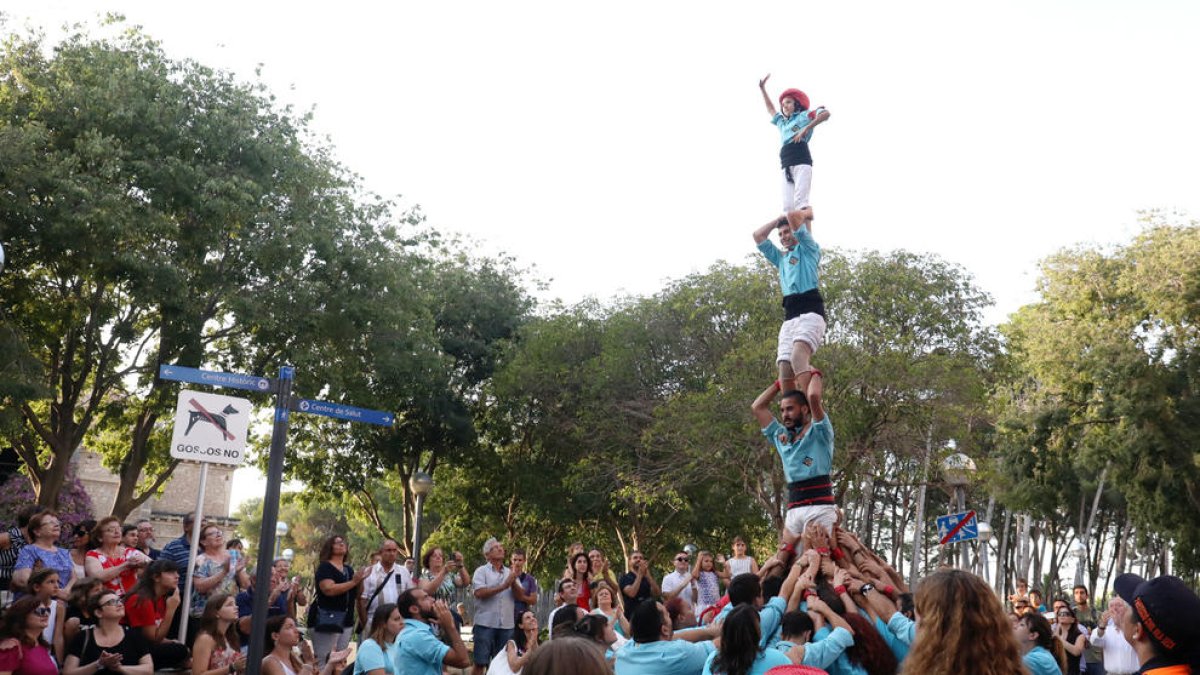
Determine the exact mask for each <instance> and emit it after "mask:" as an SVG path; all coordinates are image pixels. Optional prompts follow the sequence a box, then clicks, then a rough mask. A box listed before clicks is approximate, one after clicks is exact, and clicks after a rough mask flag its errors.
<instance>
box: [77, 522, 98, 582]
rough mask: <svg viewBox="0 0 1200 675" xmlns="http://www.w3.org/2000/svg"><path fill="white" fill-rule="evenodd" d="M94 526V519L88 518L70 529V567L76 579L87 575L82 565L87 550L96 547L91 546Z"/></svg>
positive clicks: (85, 559) (84, 561)
mask: <svg viewBox="0 0 1200 675" xmlns="http://www.w3.org/2000/svg"><path fill="white" fill-rule="evenodd" d="M95 527H96V521H94V520H92V519H91V518H89V519H87V520H85V521H83V522H81V523H79V524H78V525H76V526H75V528H74V529H73V530H71V567H72V569H73V570H74V578H75V579H76V580H79V579H82V578H84V577H86V576H87V568H86V567H84V564H85V563H86V561H87V553H88V551H90V550H92V549H93V548H96V547H95V546H92V530H93V529H95Z"/></svg>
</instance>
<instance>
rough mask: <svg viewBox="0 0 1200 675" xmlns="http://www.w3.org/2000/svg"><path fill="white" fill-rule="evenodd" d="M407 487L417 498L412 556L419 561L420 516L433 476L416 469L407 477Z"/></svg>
mask: <svg viewBox="0 0 1200 675" xmlns="http://www.w3.org/2000/svg"><path fill="white" fill-rule="evenodd" d="M408 487H409V488H410V489H411V490H412V491H413V494H414V495H416V498H417V509H416V514H415V515H414V517H413V541H412V544H413V545H412V557H413V559H414V560H418V561H419V560H420V559H421V516H422V515H423V514H424V512H425V497H426V496H428V495H429V493H430V492H432V491H433V476H430V475H429V474H427V473H425V472H424V471H417V472H416V473H414V474H413V475H412V478H410V479H408ZM414 566H415V563H414Z"/></svg>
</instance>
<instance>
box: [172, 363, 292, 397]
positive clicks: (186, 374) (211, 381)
mask: <svg viewBox="0 0 1200 675" xmlns="http://www.w3.org/2000/svg"><path fill="white" fill-rule="evenodd" d="M158 376H159V377H161V378H162V379H164V380H175V381H177V382H190V383H192V384H207V385H210V386H213V387H232V388H234V389H249V390H250V391H261V392H268V391H271V380H270V379H268V378H265V377H259V376H257V375H242V374H241V373H223V372H221V371H219V370H200V369H199V368H188V367H187V366H173V365H166V364H164V365H161V366H159V367H158Z"/></svg>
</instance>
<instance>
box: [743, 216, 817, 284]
mask: <svg viewBox="0 0 1200 675" xmlns="http://www.w3.org/2000/svg"><path fill="white" fill-rule="evenodd" d="M794 234H795V236H796V241H797V242H798V243H797V244H796V246H795V247H794V248H792V250H790V251H781V250H779V249H778V248H776V247H775V244H772V243H771V240H770V239H763V240H762V241H760V242H759V243H758V252H759V253H761V254H763V257H764V258H766V259H767V261H768V262H770V263H771V265H773V266H774V267H775V269H777V270H779V290H780V291H781V292H782V293H783V294H784V295H795V294H797V293H804V292H807V291H811V290H812V289H814V288H816V287H817V267H818V266H819V265H820V264H821V246H820V245H819V244H817V240H816V239H813V236H812V233H811V232H809V231H808V226H804V227H801V228H800V229H799V230H796V231H795V232H794Z"/></svg>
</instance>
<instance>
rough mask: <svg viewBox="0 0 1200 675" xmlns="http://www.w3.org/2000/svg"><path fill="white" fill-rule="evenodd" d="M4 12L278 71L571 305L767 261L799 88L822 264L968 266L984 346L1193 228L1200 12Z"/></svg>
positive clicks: (813, 8)
mask: <svg viewBox="0 0 1200 675" xmlns="http://www.w3.org/2000/svg"><path fill="white" fill-rule="evenodd" d="M710 7H711V9H710ZM0 10H2V11H4V12H5V13H6V14H7V29H8V30H14V29H19V28H21V27H23V26H25V25H33V26H41V27H44V28H46V29H47V30H48V32H49V33H50V35H52V36H53V35H54V34H55V32H54V28H55V27H57V26H60V25H62V24H63V23H64V22H75V21H94V20H95V18H96V17H97V16H98V13H99V12H101V11H116V12H120V13H122V14H124V15H125V16H126V18H127V20H128V21H129V23H132V24H137V25H141V26H142V27H143V28H144V29H145V30H146V31H147V32H148V33H149V34H150V35H152V36H154V37H155V38H157V39H159V40H161V41H162V43H163V47H164V49H165V50H166V51H167V53H168V54H169V55H171V56H172V57H175V58H191V59H195V60H197V61H199V62H202V63H204V64H206V65H210V66H214V67H218V68H223V69H227V70H231V71H233V72H234V73H235V74H237V75H238V76H240V77H242V78H244V79H247V80H250V79H252V78H253V77H254V71H255V68H256V67H259V66H261V78H262V80H263V81H264V82H266V83H267V84H268V85H269V86H270V87H271V89H272V90H273V91H274V92H275V93H276V94H277V95H278V96H279V98H280V100H281V101H284V102H288V103H291V104H293V105H295V106H296V108H297V109H298V110H302V111H303V110H309V109H311V110H312V111H313V114H314V119H313V124H312V128H313V129H314V131H316V132H317V133H318V134H319V135H321V136H323V137H326V138H327V139H328V142H329V143H330V144H331V145H332V146H333V147H334V148H335V154H336V156H337V157H338V158H339V160H340V161H341V162H342V163H343V164H345V165H346V166H348V167H350V168H351V169H352V170H353V171H355V172H356V173H358V174H360V175H361V176H362V179H363V182H364V184H365V185H366V186H367V187H368V188H369V189H371V190H373V191H375V192H377V193H379V194H382V195H385V196H398V197H399V200H400V203H401V204H402V205H404V206H415V205H419V206H420V208H421V210H422V212H423V213H424V214H425V215H426V217H427V218H428V221H427V222H428V224H429V225H430V226H432V227H435V228H437V229H438V230H442V231H447V232H455V233H460V234H462V235H464V236H465V237H467V238H468V239H470V240H472V241H473V242H475V243H476V244H477V245H479V246H480V247H481V248H482V250H483V251H485V252H492V251H494V252H497V253H499V252H505V253H508V254H511V255H513V256H515V257H516V258H517V260H518V261H519V262H520V263H521V264H522V265H524V266H527V267H531V268H533V269H534V273H535V274H536V275H537V276H538V277H539V278H541V279H542V280H544V281H546V282H548V290H547V291H546V292H545V293H543V296H544V297H546V298H559V299H561V300H563V301H564V302H567V303H573V302H577V301H579V300H581V299H583V298H586V297H596V298H600V299H602V300H605V299H611V298H613V297H615V296H617V295H620V294H638V295H641V294H651V293H654V292H656V291H657V290H659V289H661V288H662V287H663V286H664V284H665V282H666V281H668V280H670V279H676V278H679V277H681V276H684V275H687V274H689V273H692V272H699V271H703V270H705V269H707V268H708V267H709V266H710V265H711V264H713V263H714V262H716V261H718V260H730V261H740V260H743V259H745V257H746V256H748V255H750V254H751V253H753V248H752V242H751V238H750V233H751V231H752V230H753V229H754V228H755V227H757V226H758V225H761V224H762V223H764V222H766V221H768V220H770V219H772V218H774V217H775V216H776V215H778V212H779V208H780V204H779V202H780V196H779V192H780V187H779V168H778V135H777V132H776V131H775V128H774V127H773V126H772V125H771V124H770V123H769V118H768V115H767V112H766V109H765V106H764V105H763V102H762V98H761V96H760V94H759V92H758V80H759V78H761V77H763V76H764V75H766V74H768V73H769V74H770V75H771V78H770V80H769V82H768V87H769V91H770V92H771V93H772V96H773V97H777V96H778V94H779V92H781V91H782V90H783V89H785V88H788V87H797V88H800V89H802V90H804V91H805V92H807V93H808V95H809V97H810V99H811V100H812V102H813V104H814V105H823V106H825V107H826V108H827V109H828V110H829V111H830V112H831V118H830V120H829V121H828V122H827V123H825V124H824V125H822V126H821V127H819V128H818V129H817V130H816V133H815V134H814V137H813V139H812V142H811V149H812V154H813V160H814V161H813V175H814V178H813V187H812V203H813V208H814V211H815V214H816V220H815V222H814V228H813V234H814V237H815V238H816V240H817V241H818V242H819V243H820V244H821V245H822V246H823V247H825V248H837V249H841V250H870V249H874V250H880V251H888V250H892V249H900V248H903V249H907V250H910V251H914V252H920V253H930V254H935V255H938V256H940V257H942V258H944V259H946V260H949V261H951V262H954V263H957V264H959V265H961V266H962V267H963V268H964V269H965V270H967V271H968V272H969V273H970V274H971V275H972V276H973V277H974V279H975V281H976V283H977V284H978V285H979V286H980V287H982V288H983V289H984V290H986V291H988V292H989V293H990V294H991V295H992V296H993V298H994V299H995V301H996V306H995V307H994V308H993V309H992V310H991V311H990V312H989V314H988V318H989V320H990V321H992V322H996V323H998V322H1001V321H1003V320H1004V318H1005V317H1006V316H1007V315H1008V314H1009V313H1011V312H1013V311H1015V310H1016V309H1017V308H1018V307H1020V306H1021V305H1022V304H1024V303H1027V302H1030V301H1032V300H1034V299H1035V298H1036V294H1035V292H1034V288H1035V282H1036V279H1037V263H1038V261H1039V260H1040V259H1042V258H1044V257H1045V256H1047V255H1049V254H1052V253H1054V252H1055V251H1057V250H1059V249H1061V248H1063V247H1067V246H1076V245H1101V246H1115V245H1119V244H1121V243H1122V242H1124V241H1127V240H1129V239H1130V238H1131V237H1133V236H1136V235H1137V233H1138V232H1139V231H1140V229H1141V225H1140V224H1139V212H1141V211H1144V210H1147V209H1161V210H1164V211H1168V212H1173V213H1178V214H1180V215H1179V216H1177V219H1178V221H1179V222H1184V221H1186V220H1187V219H1189V218H1191V217H1194V216H1195V215H1196V214H1200V190H1198V186H1200V162H1198V161H1197V158H1198V157H1200V124H1197V123H1196V122H1195V117H1196V112H1195V111H1196V110H1198V109H1200V105H1198V104H1200V88H1198V87H1196V86H1195V83H1194V79H1195V75H1194V72H1195V68H1196V64H1198V63H1200V40H1196V39H1195V36H1196V35H1197V31H1198V29H1200V3H1196V2H1191V1H1188V0H1179V1H1174V2H1172V1H1166V0H1163V1H1156V0H1142V1H1139V2H1128V1H1127V2H1117V1H1110V0H1079V1H1066V0H1057V1H1056V0H1035V1H1028V2H1026V1H1014V2H996V3H963V2H921V3H911V2H894V1H892V2H874V1H871V0H867V1H864V2H855V3H838V2H823V3H812V2H800V1H796V0H793V1H792V2H786V3H784V2H753V1H749V2H741V3H737V4H736V7H735V6H734V5H733V4H721V5H717V4H713V5H703V4H696V3H682V2H628V1H626V0H612V1H610V2H606V3H602V4H599V5H584V4H582V3H571V2H540V1H539V2H516V3H496V2H480V1H477V0H467V1H465V2H454V3H450V2H411V1H409V2H396V3H377V2H369V3H368V2H356V1H345V2H339V3H311V2H303V1H302V2H288V3H284V2H265V1H258V2H255V1H253V0H243V1H242V2H236V3H235V2H228V1H226V0H210V1H209V2H206V3H203V4H202V5H198V4H195V3H186V4H185V3H176V2H162V1H161V0H158V1H146V0H112V1H110V2H102V1H100V2H98V1H96V0H86V1H85V0H0ZM1188 82H1193V84H1190V85H1189V84H1187V83H1188ZM764 301H769V302H775V299H774V298H771V299H764ZM241 473H243V472H239V474H241ZM244 482H245V481H238V485H235V499H237V498H238V496H237V491H238V488H239V486H241V483H244ZM247 489H250V490H252V491H253V490H256V488H253V487H250V488H247ZM243 493H244V491H243Z"/></svg>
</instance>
